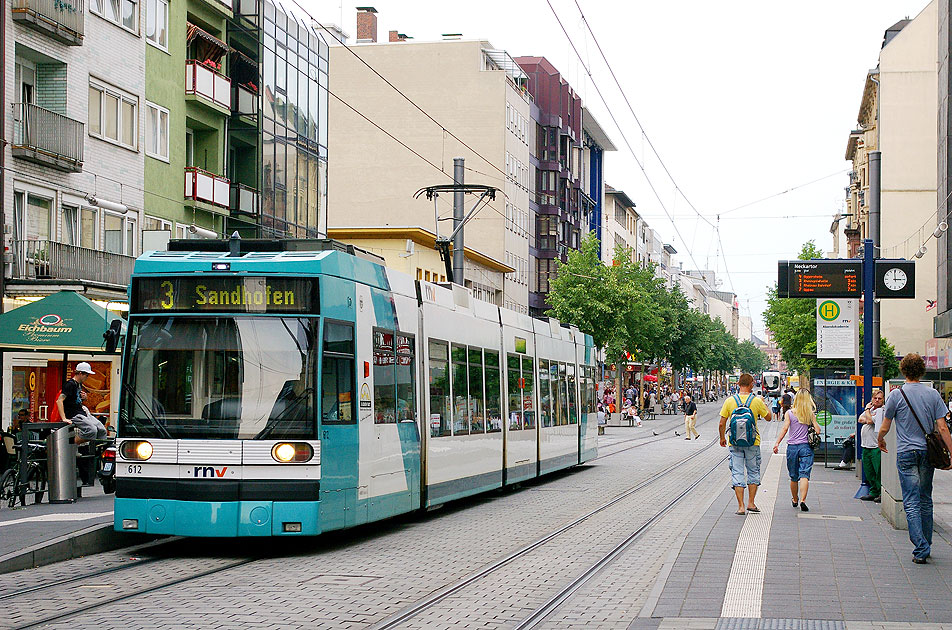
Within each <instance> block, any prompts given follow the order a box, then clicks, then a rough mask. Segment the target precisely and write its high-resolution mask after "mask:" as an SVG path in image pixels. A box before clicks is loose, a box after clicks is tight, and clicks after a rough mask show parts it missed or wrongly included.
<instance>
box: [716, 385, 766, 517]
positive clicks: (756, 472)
mask: <svg viewBox="0 0 952 630" xmlns="http://www.w3.org/2000/svg"><path fill="white" fill-rule="evenodd" d="M737 387H738V390H739V392H738V393H737V394H734V395H733V396H731V397H729V398H728V399H727V400H725V401H724V404H723V406H721V421H720V423H719V425H718V430H719V431H720V434H721V446H728V445H729V450H730V459H729V460H728V461H729V463H730V470H731V485H732V486H733V487H734V494H735V495H736V497H737V512H736V513H737V514H738V515H739V516H743V515H744V514H746V513H747V512H751V513H753V514H759V513H760V510H759V509H758V508H757V504H756V503H754V497H755V496H757V488H759V487H760V429H759V428H758V427H757V420H758V419H759V418H764V419H765V420H767V421H768V422H769V421H770V419H771V417H772V416H771V415H770V410H769V409H767V405H766V404H764V400H763V398H760V397H759V396H754V394H753V393H752V390H753V388H754V377H753V376H751V375H750V374H741V375H740V378H739V379H738V380H737ZM728 428H729V429H730V431H729V432H728ZM744 488H747V493H748V497H749V498H748V501H747V505H746V509H745V506H744Z"/></svg>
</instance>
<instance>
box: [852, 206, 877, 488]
mask: <svg viewBox="0 0 952 630" xmlns="http://www.w3.org/2000/svg"><path fill="white" fill-rule="evenodd" d="M870 215H872V213H870ZM870 222H872V216H870ZM875 279H876V253H875V251H874V249H873V240H872V239H869V238H868V239H866V240H865V241H863V402H862V404H859V405H857V407H858V408H860V409H862V408H864V407H866V405H867V403H869V401H870V400H872V399H873V352H872V350H871V349H872V347H873V308H872V306H873V288H874V284H875ZM861 430H862V427H861V425H860V423H859V419H858V418H857V421H856V446H855V449H856V467H857V468H859V470H860V486H859V490H857V491H856V494H855V495H854V496H853V498H854V499H858V498H860V497H863V496H866V495H868V494H869V484H868V483H867V482H866V472H865V471H863V449H862V439H861V438H860V433H861Z"/></svg>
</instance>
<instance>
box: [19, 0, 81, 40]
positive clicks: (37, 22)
mask: <svg viewBox="0 0 952 630" xmlns="http://www.w3.org/2000/svg"><path fill="white" fill-rule="evenodd" d="M85 18H86V15H85V11H84V7H83V0H13V20H14V21H15V22H21V23H22V24H25V25H26V26H29V27H31V28H35V29H36V30H38V31H41V32H43V33H46V34H47V35H49V36H50V37H52V38H53V39H55V40H57V41H59V42H62V43H64V44H66V45H68V46H82V45H83V24H84V23H85Z"/></svg>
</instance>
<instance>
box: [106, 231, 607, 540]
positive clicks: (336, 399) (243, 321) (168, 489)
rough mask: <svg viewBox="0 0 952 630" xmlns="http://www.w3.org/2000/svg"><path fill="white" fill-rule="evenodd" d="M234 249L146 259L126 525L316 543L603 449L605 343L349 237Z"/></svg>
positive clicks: (135, 285)
mask: <svg viewBox="0 0 952 630" xmlns="http://www.w3.org/2000/svg"><path fill="white" fill-rule="evenodd" d="M196 244H201V246H202V248H203V251H189V250H188V249H187V248H188V247H189V246H194V245H196ZM236 244H237V243H235V242H234V241H233V242H232V243H231V246H232V247H233V250H232V252H229V243H228V242H226V241H201V242H198V241H187V242H174V241H173V243H172V244H171V245H170V249H171V251H167V252H149V253H146V254H144V255H143V256H141V257H140V258H139V259H138V260H137V261H136V264H135V271H134V273H133V276H132V283H131V286H130V313H129V327H128V334H127V338H126V342H125V349H124V352H123V380H122V387H121V396H120V412H119V435H118V440H117V453H118V454H117V469H116V470H117V483H116V500H115V527H116V529H117V530H122V531H134V532H146V533H154V534H175V535H185V536H287V535H296V536H300V535H314V534H319V533H321V532H324V531H329V530H333V529H340V528H345V527H351V526H354V525H359V524H362V523H366V522H369V521H374V520H379V519H384V518H388V517H391V516H394V515H397V514H401V513H405V512H410V511H413V510H419V509H422V508H426V507H430V506H434V505H438V504H441V503H444V502H446V501H450V500H453V499H457V498H461V497H465V496H469V495H473V494H476V493H480V492H485V491H487V490H491V489H494V488H500V487H502V486H505V485H510V484H514V483H518V482H520V481H525V480H527V479H532V478H534V477H537V476H539V475H543V474H546V473H548V472H551V471H555V470H559V469H563V468H567V467H570V466H574V465H577V464H579V463H581V462H584V461H587V460H590V459H592V458H594V457H595V455H596V438H595V435H596V430H597V426H596V420H595V353H594V349H593V347H592V339H591V337H590V336H588V335H584V334H582V333H580V332H579V331H578V330H577V329H575V328H573V327H565V326H563V325H561V324H559V322H557V321H555V320H549V321H541V320H537V319H532V318H530V317H528V316H526V315H522V314H519V313H515V312H513V311H509V310H506V309H501V308H499V307H497V306H495V305H493V304H490V303H487V302H482V301H479V300H476V299H473V298H472V297H471V296H470V294H469V292H468V291H466V290H465V289H463V288H462V287H459V286H440V285H436V284H431V283H429V282H423V281H419V280H417V281H414V280H413V279H412V278H410V277H409V276H407V275H405V274H402V273H399V272H395V271H393V270H391V269H387V268H386V267H384V266H383V265H382V264H381V263H380V262H379V260H377V259H375V257H373V256H372V255H368V254H365V253H362V252H360V251H359V250H355V249H354V248H353V247H349V246H346V245H342V244H340V243H335V242H333V241H244V242H242V243H240V248H237V247H235V245H236Z"/></svg>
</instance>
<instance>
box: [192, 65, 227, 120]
mask: <svg viewBox="0 0 952 630" xmlns="http://www.w3.org/2000/svg"><path fill="white" fill-rule="evenodd" d="M185 93H186V94H197V95H199V96H203V97H205V98H207V99H208V100H210V101H212V102H214V103H215V104H217V105H221V106H222V107H224V108H225V109H229V110H230V109H231V79H229V78H228V77H226V76H225V75H223V74H221V73H220V72H218V71H216V70H212V69H211V68H209V67H208V66H206V65H205V64H203V63H201V62H198V61H195V60H194V59H191V60H189V61H186V62H185Z"/></svg>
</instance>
